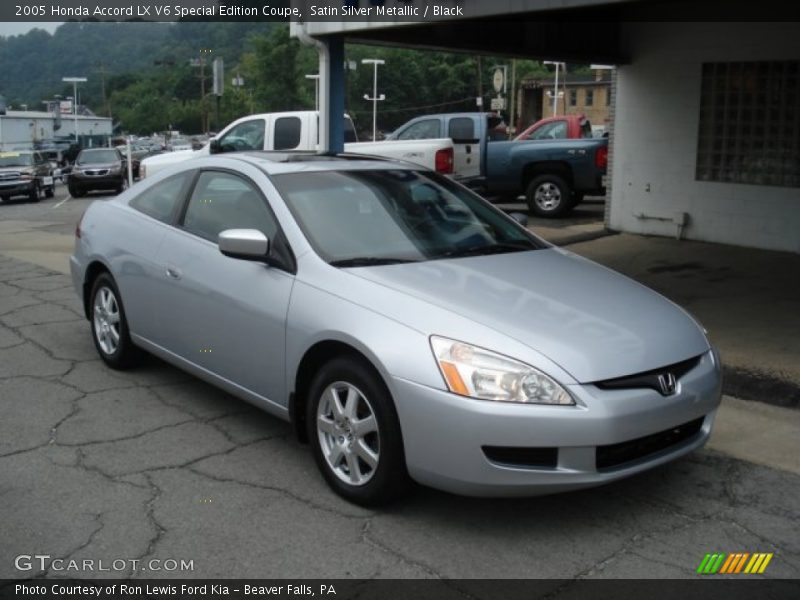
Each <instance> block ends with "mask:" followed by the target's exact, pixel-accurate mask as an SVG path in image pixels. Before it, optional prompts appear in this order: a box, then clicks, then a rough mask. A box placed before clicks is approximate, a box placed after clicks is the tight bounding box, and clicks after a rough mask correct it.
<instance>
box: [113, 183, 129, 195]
mask: <svg viewBox="0 0 800 600" xmlns="http://www.w3.org/2000/svg"><path fill="white" fill-rule="evenodd" d="M127 188H128V180H127V179H123V180H122V182H121V183H120V184H119V185H118V186H117V190H116V192H117V194H118V195H119V194H121V193H122V192H124V191H125V190H126V189H127Z"/></svg>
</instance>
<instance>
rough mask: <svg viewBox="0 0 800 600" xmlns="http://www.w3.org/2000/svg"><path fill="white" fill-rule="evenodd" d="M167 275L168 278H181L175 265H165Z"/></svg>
mask: <svg viewBox="0 0 800 600" xmlns="http://www.w3.org/2000/svg"><path fill="white" fill-rule="evenodd" d="M166 273H167V277H169V278H170V279H180V278H181V271H180V269H178V268H176V267H171V266H170V267H167V271H166Z"/></svg>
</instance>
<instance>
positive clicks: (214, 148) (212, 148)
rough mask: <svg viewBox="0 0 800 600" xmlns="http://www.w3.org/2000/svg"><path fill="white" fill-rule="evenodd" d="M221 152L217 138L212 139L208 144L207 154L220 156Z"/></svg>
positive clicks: (220, 145)
mask: <svg viewBox="0 0 800 600" xmlns="http://www.w3.org/2000/svg"><path fill="white" fill-rule="evenodd" d="M221 152H222V144H220V143H219V140H218V139H217V138H214V139H212V140H211V141H210V142H208V153H209V154H220V153H221Z"/></svg>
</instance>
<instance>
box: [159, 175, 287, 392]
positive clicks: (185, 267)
mask: <svg viewBox="0 0 800 600" xmlns="http://www.w3.org/2000/svg"><path fill="white" fill-rule="evenodd" d="M248 168H249V167H246V169H248ZM249 170H251V171H252V173H251V175H250V176H251V177H254V178H258V177H259V176H260V177H263V174H260V172H258V171H257V170H256V169H255V168H249ZM226 229H258V230H260V231H262V232H263V233H264V234H265V235H266V236H267V238H268V239H269V240H270V242H271V243H272V241H274V240H275V239H276V236H277V235H278V232H279V226H278V223H277V221H276V219H275V217H274V215H273V213H272V211H271V209H270V208H269V204H268V202H267V200H266V198H265V196H264V195H263V194H262V192H261V190H260V189H259V187H258V186H257V185H256V184H255V183H254V181H253V179H250V178H249V177H247V176H244V175H242V174H240V173H234V172H231V171H225V170H215V169H208V170H203V171H201V172H200V174H199V175H198V177H197V180H196V182H195V185H194V188H193V190H192V193H191V194H190V196H189V199H188V201H187V203H186V205H185V207H184V209H183V215H182V216H181V217H180V218H179V222H178V227H176V228H173V229H172V230H171V231H170V232H168V233H167V235H166V236H165V238H164V241H163V243H162V244H161V248H160V249H159V252H158V262H159V265H160V267H161V269H162V281H163V285H162V291H161V293H160V295H159V300H160V304H161V306H160V309H159V310H160V313H161V314H160V323H161V334H160V339H161V342H160V345H162V346H163V347H164V348H166V349H167V350H168V351H170V352H172V353H173V354H176V355H178V356H179V357H181V358H183V359H184V360H186V361H189V362H191V363H192V364H194V365H195V366H198V367H200V368H202V369H203V370H205V371H207V372H209V373H212V374H213V375H215V376H217V377H220V378H222V379H224V380H227V381H228V382H232V383H234V384H235V385H236V386H239V387H241V388H245V389H246V390H248V391H250V392H252V393H255V394H258V395H259V396H262V397H264V398H267V399H269V400H272V401H273V402H278V403H280V404H285V402H286V400H285V381H284V364H285V357H284V352H285V337H286V313H287V310H288V305H289V298H290V294H291V291H292V286H293V284H294V275H293V274H291V273H289V272H287V271H284V270H281V269H280V268H277V267H273V266H267V265H266V264H265V263H263V262H259V261H250V260H241V259H235V258H230V257H227V256H224V255H223V254H222V253H221V252H220V251H219V248H218V246H217V239H218V235H219V233H220V232H222V231H224V230H226Z"/></svg>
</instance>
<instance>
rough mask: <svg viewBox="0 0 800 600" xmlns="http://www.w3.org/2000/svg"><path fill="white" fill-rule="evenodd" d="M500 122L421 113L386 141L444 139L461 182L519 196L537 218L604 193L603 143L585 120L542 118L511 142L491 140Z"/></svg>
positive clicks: (496, 193)
mask: <svg viewBox="0 0 800 600" xmlns="http://www.w3.org/2000/svg"><path fill="white" fill-rule="evenodd" d="M499 122H500V120H499V117H497V116H496V115H494V114H493V113H448V114H440V115H424V116H421V117H417V118H415V119H412V120H410V121H409V122H408V123H405V124H404V125H401V126H400V127H399V128H398V129H397V130H395V131H394V132H393V133H392V134H391V135H390V136H389V139H396V140H403V139H411V138H413V139H424V138H425V137H426V136H429V137H434V138H436V137H442V136H443V135H444V136H449V137H450V138H452V139H453V144H454V146H455V149H456V150H455V157H454V159H453V160H454V163H455V166H454V169H455V171H456V172H459V173H461V175H462V179H461V181H463V182H464V183H466V184H467V185H469V186H471V187H474V188H475V189H477V190H480V191H481V192H484V193H486V194H488V195H492V196H499V197H501V198H504V199H515V198H517V197H519V196H520V195H522V194H524V195H525V200H526V201H527V203H528V209H529V210H530V212H531V213H533V214H535V215H537V216H539V217H548V218H549V217H561V216H564V215H566V214H568V213H569V212H570V211H571V210H572V209H573V208H575V207H576V206H577V205H578V204H579V203H580V202H581V201H582V200H583V197H584V195H602V194H604V193H605V188H604V187H603V176H604V175H605V174H606V168H607V166H608V139H605V138H603V139H593V138H592V137H591V124H590V123H589V121H588V120H586V119H585V118H583V117H582V116H580V115H578V116H573V115H570V116H568V117H557V118H555V119H546V120H544V121H540V122H538V123H536V124H534V125H533V126H532V127H530V128H529V130H528V132H527V133H526V132H523V134H521V135H520V136H519V137H518V138H517V139H515V140H514V141H494V140H493V139H492V131H493V130H494V128H495V127H496V126H497V124H498V123H499ZM570 135H571V136H573V137H570ZM462 149H465V151H464V150H462Z"/></svg>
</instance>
